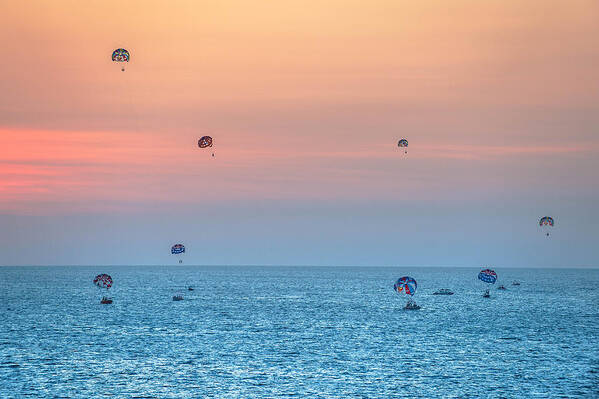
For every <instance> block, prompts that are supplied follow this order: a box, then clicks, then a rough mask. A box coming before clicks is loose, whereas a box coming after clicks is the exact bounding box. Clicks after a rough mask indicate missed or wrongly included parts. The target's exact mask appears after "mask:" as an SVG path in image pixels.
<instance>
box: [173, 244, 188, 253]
mask: <svg viewBox="0 0 599 399" xmlns="http://www.w3.org/2000/svg"><path fill="white" fill-rule="evenodd" d="M184 253H185V245H183V244H175V245H173V246H172V247H171V254H173V255H176V254H184Z"/></svg>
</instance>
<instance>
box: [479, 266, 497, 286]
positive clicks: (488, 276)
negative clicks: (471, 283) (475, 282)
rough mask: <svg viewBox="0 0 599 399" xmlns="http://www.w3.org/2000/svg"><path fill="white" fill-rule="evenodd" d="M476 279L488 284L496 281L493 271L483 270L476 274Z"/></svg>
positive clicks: (495, 274)
mask: <svg viewBox="0 0 599 399" xmlns="http://www.w3.org/2000/svg"><path fill="white" fill-rule="evenodd" d="M478 279H479V280H481V281H484V282H485V283H488V284H495V281H497V273H495V270H491V269H484V270H481V271H480V273H478Z"/></svg>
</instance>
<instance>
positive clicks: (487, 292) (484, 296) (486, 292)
mask: <svg viewBox="0 0 599 399" xmlns="http://www.w3.org/2000/svg"><path fill="white" fill-rule="evenodd" d="M483 298H491V294H489V290H486V291H485V293H484V294H483Z"/></svg>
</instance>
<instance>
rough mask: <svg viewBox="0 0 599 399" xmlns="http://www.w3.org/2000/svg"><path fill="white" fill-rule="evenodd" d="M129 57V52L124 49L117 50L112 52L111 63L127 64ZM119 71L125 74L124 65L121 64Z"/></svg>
mask: <svg viewBox="0 0 599 399" xmlns="http://www.w3.org/2000/svg"><path fill="white" fill-rule="evenodd" d="M130 58H131V55H130V54H129V51H127V50H125V49H124V48H117V49H116V50H114V51H113V52H112V61H113V62H121V63H122V62H129V59H130ZM121 71H123V72H125V64H122V66H121Z"/></svg>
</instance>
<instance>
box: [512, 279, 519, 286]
mask: <svg viewBox="0 0 599 399" xmlns="http://www.w3.org/2000/svg"><path fill="white" fill-rule="evenodd" d="M512 285H520V283H519V282H518V281H516V280H514V282H513V283H512Z"/></svg>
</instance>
